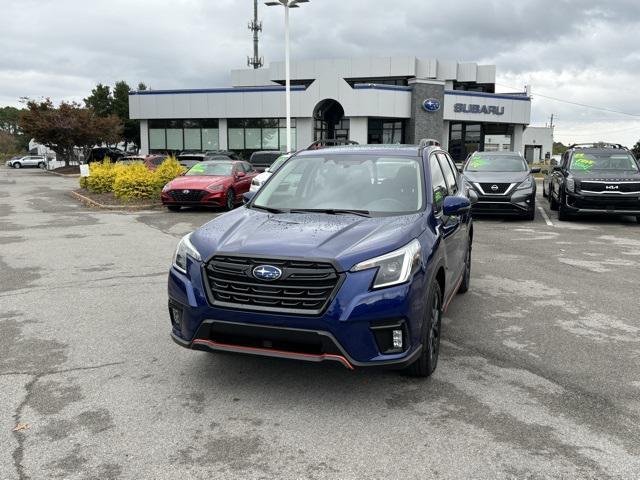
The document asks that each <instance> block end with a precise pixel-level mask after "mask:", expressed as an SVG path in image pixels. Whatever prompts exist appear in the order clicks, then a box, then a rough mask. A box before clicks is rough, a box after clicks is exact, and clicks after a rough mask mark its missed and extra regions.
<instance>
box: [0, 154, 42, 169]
mask: <svg viewBox="0 0 640 480" xmlns="http://www.w3.org/2000/svg"><path fill="white" fill-rule="evenodd" d="M6 165H7V167H13V168H22V167H38V168H44V167H45V166H46V160H45V158H44V157H43V156H42V155H27V156H25V157H21V158H12V159H11V160H9V161H8V162H7V163H6Z"/></svg>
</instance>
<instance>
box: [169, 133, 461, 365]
mask: <svg viewBox="0 0 640 480" xmlns="http://www.w3.org/2000/svg"><path fill="white" fill-rule="evenodd" d="M251 195H252V194H246V195H245V200H246V204H245V205H244V206H243V207H242V208H238V209H236V210H233V211H231V212H229V213H226V214H224V215H221V216H219V217H217V218H216V219H214V220H212V221H211V222H209V223H207V224H205V225H204V226H202V227H201V228H199V229H198V230H196V231H195V232H193V233H191V234H189V235H187V236H185V237H184V238H183V239H182V240H181V241H180V243H179V245H178V248H177V250H176V254H175V258H174V262H173V266H172V268H171V272H170V275H169V312H170V316H171V323H172V332H171V336H172V338H173V340H174V341H175V342H177V343H178V344H180V345H182V346H183V347H187V348H192V349H197V350H205V351H222V352H239V353H246V354H253V355H264V356H269V357H281V358H293V359H299V360H307V361H312V362H320V361H324V360H330V361H335V362H339V363H341V364H342V365H344V366H345V367H346V368H349V369H353V368H356V367H377V366H391V367H396V368H407V369H408V371H409V373H411V374H413V375H415V376H429V375H430V374H431V373H432V372H433V371H434V370H435V368H436V365H437V362H438V353H439V346H440V337H441V317H442V313H443V311H445V310H446V308H447V306H448V305H449V302H451V300H452V298H453V297H454V296H455V294H456V292H465V291H467V289H468V288H469V279H470V271H471V245H472V240H473V226H472V222H471V216H470V213H469V211H470V200H469V198H468V194H467V191H466V190H465V187H464V184H463V182H462V180H461V177H460V176H459V175H458V172H457V170H456V167H455V164H454V163H453V162H452V160H451V158H450V157H449V155H448V154H447V152H445V151H444V150H442V149H441V148H440V147H439V145H438V144H437V142H434V141H422V142H421V144H420V145H419V146H401V145H390V146H383V145H371V146H356V147H335V148H327V149H323V150H313V151H303V152H299V153H297V154H296V155H294V156H292V157H291V158H290V159H289V160H287V162H286V163H285V164H284V165H283V166H282V167H281V168H280V169H279V170H278V172H277V173H275V174H274V175H273V176H272V177H271V178H270V179H269V180H268V181H267V182H266V183H265V184H264V186H263V187H262V188H261V189H260V190H259V191H258V192H257V193H256V194H255V196H253V197H251Z"/></svg>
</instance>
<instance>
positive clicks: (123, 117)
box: [112, 80, 144, 150]
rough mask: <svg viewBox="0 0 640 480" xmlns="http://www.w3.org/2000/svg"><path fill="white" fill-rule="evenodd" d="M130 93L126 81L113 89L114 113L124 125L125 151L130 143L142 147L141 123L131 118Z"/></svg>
mask: <svg viewBox="0 0 640 480" xmlns="http://www.w3.org/2000/svg"><path fill="white" fill-rule="evenodd" d="M142 85H144V84H142ZM130 91H131V88H130V87H129V85H127V82H125V81H124V80H123V81H120V82H117V83H116V85H115V87H113V103H112V105H113V113H114V114H115V115H117V116H118V118H120V121H121V122H122V125H123V131H122V137H123V140H124V148H125V150H126V149H127V145H128V144H129V143H134V144H135V145H137V146H139V145H140V122H139V121H138V120H131V119H130V118H129V92H130Z"/></svg>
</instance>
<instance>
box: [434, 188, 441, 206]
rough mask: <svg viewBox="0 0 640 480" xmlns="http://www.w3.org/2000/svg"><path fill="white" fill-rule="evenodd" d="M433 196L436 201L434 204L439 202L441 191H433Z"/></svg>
mask: <svg viewBox="0 0 640 480" xmlns="http://www.w3.org/2000/svg"><path fill="white" fill-rule="evenodd" d="M433 197H434V199H435V201H436V204H439V203H440V202H441V201H442V192H441V191H440V190H438V191H436V192H434V194H433Z"/></svg>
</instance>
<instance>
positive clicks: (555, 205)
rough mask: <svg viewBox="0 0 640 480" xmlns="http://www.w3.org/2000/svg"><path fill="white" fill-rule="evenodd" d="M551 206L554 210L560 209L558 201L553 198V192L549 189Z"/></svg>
mask: <svg viewBox="0 0 640 480" xmlns="http://www.w3.org/2000/svg"><path fill="white" fill-rule="evenodd" d="M549 208H550V209H551V210H553V211H554V212H555V211H557V210H558V202H557V201H556V199H555V198H553V193H552V192H551V190H549Z"/></svg>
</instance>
